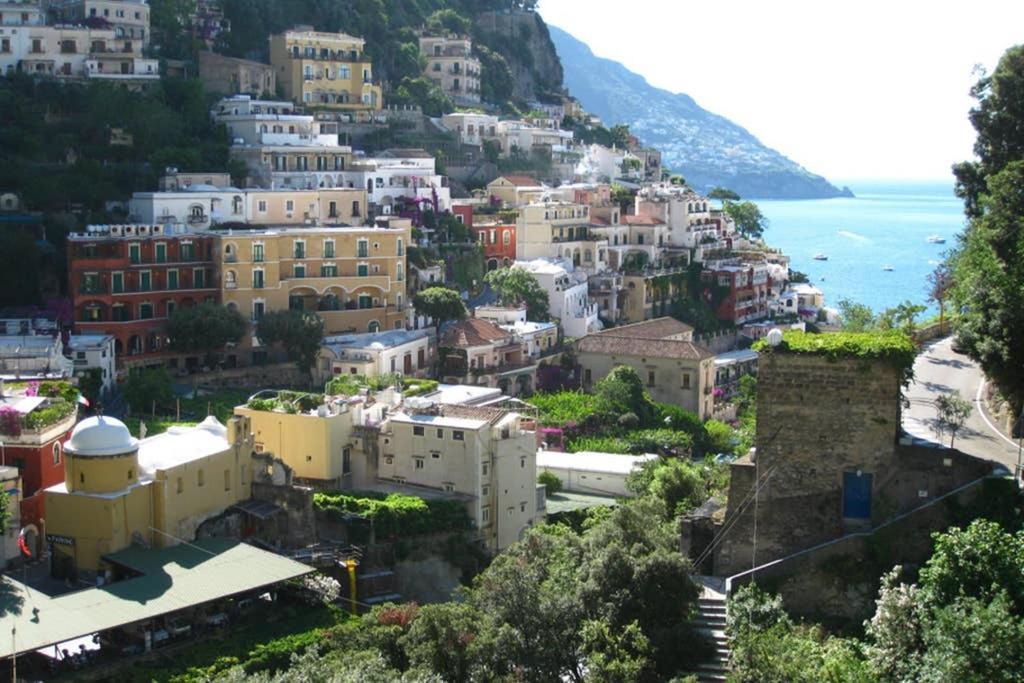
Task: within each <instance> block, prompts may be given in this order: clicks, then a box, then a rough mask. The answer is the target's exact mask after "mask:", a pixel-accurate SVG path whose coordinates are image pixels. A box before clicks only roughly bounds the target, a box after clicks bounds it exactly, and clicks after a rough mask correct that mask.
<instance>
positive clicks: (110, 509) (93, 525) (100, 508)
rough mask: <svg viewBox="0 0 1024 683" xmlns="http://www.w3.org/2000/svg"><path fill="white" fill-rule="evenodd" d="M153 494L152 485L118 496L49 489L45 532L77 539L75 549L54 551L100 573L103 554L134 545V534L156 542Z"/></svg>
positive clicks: (59, 548)
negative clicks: (152, 507) (72, 492)
mask: <svg viewBox="0 0 1024 683" xmlns="http://www.w3.org/2000/svg"><path fill="white" fill-rule="evenodd" d="M150 495H151V487H150V485H149V484H142V485H137V486H134V487H133V488H131V489H128V490H126V491H124V492H123V493H122V494H121V495H118V496H115V497H110V496H104V497H101V496H89V495H81V494H67V493H62V492H55V491H53V490H47V491H46V494H45V496H46V499H45V509H46V533H47V534H48V535H50V534H53V535H57V536H64V537H68V538H73V539H75V543H74V545H72V546H66V545H59V544H54V546H53V548H54V551H55V552H59V553H64V554H65V555H70V556H71V557H72V558H73V559H74V561H75V566H76V567H77V568H78V569H83V570H90V571H97V570H99V569H100V568H101V567H100V558H101V557H102V556H103V555H106V554H108V553H112V552H116V551H118V550H121V549H122V548H126V547H128V546H129V545H131V539H132V534H133V532H138V535H139V536H141V537H142V538H143V539H144V540H145V541H146V542H150V543H151V542H153V541H154V540H155V538H154V537H155V534H153V533H152V532H151V531H150V529H149V527H150V526H152V517H151V499H150Z"/></svg>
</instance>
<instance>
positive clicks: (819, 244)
mask: <svg viewBox="0 0 1024 683" xmlns="http://www.w3.org/2000/svg"><path fill="white" fill-rule="evenodd" d="M837 184H838V185H840V186H842V185H848V186H849V187H850V189H851V190H853V193H854V194H855V195H856V197H855V198H852V199H850V198H837V199H820V200H804V201H767V200H764V201H758V202H757V205H758V206H759V207H760V208H761V212H762V213H763V214H764V215H765V216H767V218H768V220H769V226H768V229H767V230H766V231H765V240H766V241H767V242H768V244H769V245H771V246H773V247H778V248H781V249H782V251H783V252H784V253H786V254H789V256H790V257H791V259H792V261H791V263H790V267H791V268H794V269H796V270H799V271H802V272H804V273H807V275H808V276H809V277H810V279H811V282H812V283H814V284H815V285H817V286H818V287H819V288H821V290H822V291H823V292H824V293H825V303H826V305H827V306H831V307H834V306H836V305H837V304H838V303H839V300H840V299H852V300H854V301H857V302H859V303H863V304H867V305H868V306H870V307H871V308H872V309H874V310H875V311H876V312H879V311H881V310H883V309H885V308H889V307H891V306H895V305H896V304H898V303H901V302H903V301H906V300H907V299H910V300H911V301H913V302H914V303H919V304H927V298H928V295H927V291H926V287H927V282H926V279H925V278H926V277H927V275H928V273H930V272H931V271H932V270H934V269H935V266H936V264H938V262H939V261H940V260H941V259H942V255H943V253H944V252H945V251H947V250H949V249H952V248H953V247H954V246H955V245H956V236H957V235H958V234H959V233H960V232H961V231H962V230H963V227H964V215H963V204H962V203H961V201H960V200H959V199H957V197H956V196H955V195H954V194H953V181H952V179H950V181H949V182H936V181H931V182H912V181H903V182H877V181H860V182H858V181H847V182H839V183H837ZM930 235H939V236H940V237H944V238H945V240H946V243H945V244H930V243H929V242H928V241H927V240H928V237H929V236H930ZM819 253H821V254H825V255H826V256H828V260H827V261H816V260H814V259H813V258H812V257H813V256H814V255H815V254H819ZM885 266H891V267H892V271H888V272H887V271H885V270H884V267H885ZM929 310H930V311H935V310H937V309H935V307H934V306H930V307H929Z"/></svg>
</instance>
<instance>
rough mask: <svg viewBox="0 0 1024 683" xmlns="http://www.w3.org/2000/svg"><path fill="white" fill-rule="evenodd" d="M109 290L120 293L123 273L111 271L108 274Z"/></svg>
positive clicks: (122, 286) (122, 287) (122, 288)
mask: <svg viewBox="0 0 1024 683" xmlns="http://www.w3.org/2000/svg"><path fill="white" fill-rule="evenodd" d="M110 291H112V292H113V293H114V294H120V293H122V292H123V291H124V273H112V274H111V275H110Z"/></svg>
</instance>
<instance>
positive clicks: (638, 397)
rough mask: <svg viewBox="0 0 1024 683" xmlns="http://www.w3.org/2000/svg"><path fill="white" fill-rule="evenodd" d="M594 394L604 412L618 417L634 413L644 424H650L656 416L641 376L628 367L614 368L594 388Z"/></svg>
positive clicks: (619, 366)
mask: <svg viewBox="0 0 1024 683" xmlns="http://www.w3.org/2000/svg"><path fill="white" fill-rule="evenodd" d="M594 394H595V396H597V400H598V405H599V406H600V408H601V409H602V410H604V411H607V412H610V413H614V414H617V415H621V414H623V413H634V414H635V415H636V416H637V417H639V418H640V421H641V422H642V423H643V424H649V423H650V421H651V418H652V417H653V415H654V411H655V408H654V403H653V402H652V401H651V398H650V396H648V395H647V392H646V390H645V389H644V385H643V382H642V381H641V380H640V376H639V375H637V374H636V370H634V369H633V368H631V367H629V366H628V365H618V366H616V367H614V368H612V371H611V372H609V373H608V375H607V376H605V377H604V378H602V379H601V380H600V381H599V382H598V383H597V385H596V386H595V387H594Z"/></svg>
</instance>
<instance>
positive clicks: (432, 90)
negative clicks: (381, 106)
mask: <svg viewBox="0 0 1024 683" xmlns="http://www.w3.org/2000/svg"><path fill="white" fill-rule="evenodd" d="M389 101H390V102H391V103H392V104H416V105H419V106H420V107H421V108H422V109H423V113H424V114H426V115H427V116H435V117H436V116H443V115H444V114H449V113H451V112H452V111H454V110H455V104H454V103H452V101H451V99H449V98H448V96H447V95H446V94H445V93H444V91H443V90H441V88H440V87H438V86H437V85H435V84H434V82H433V81H432V80H430V79H429V78H427V77H426V76H422V75H421V76H416V77H410V76H406V77H405V78H403V79H402V80H401V82H400V83H399V84H398V87H397V88H395V91H394V92H393V93H392V94H391V96H390V97H389Z"/></svg>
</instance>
